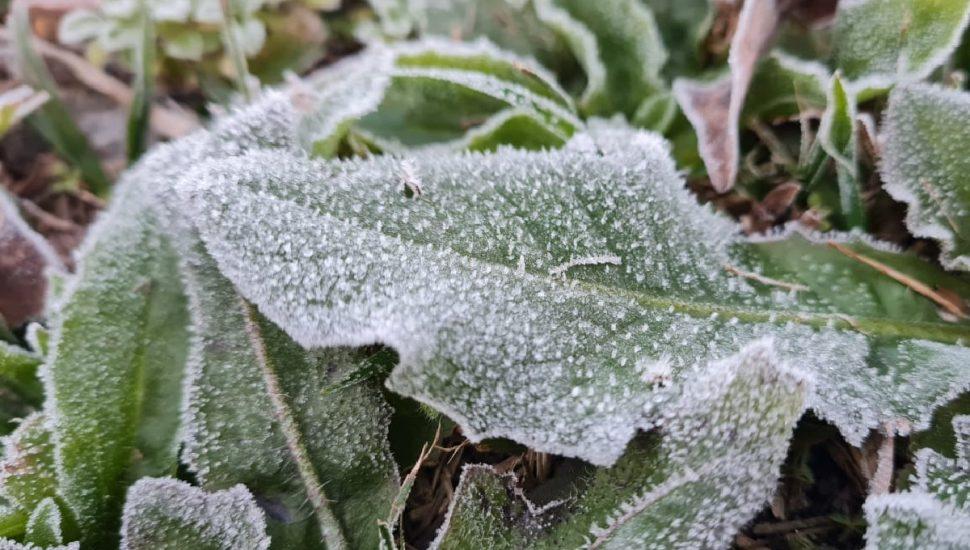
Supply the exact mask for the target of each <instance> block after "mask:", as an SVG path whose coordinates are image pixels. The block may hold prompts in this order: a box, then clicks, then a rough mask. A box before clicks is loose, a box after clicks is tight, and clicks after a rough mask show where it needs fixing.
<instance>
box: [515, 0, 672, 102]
mask: <svg viewBox="0 0 970 550" xmlns="http://www.w3.org/2000/svg"><path fill="white" fill-rule="evenodd" d="M533 4H534V6H535V13H536V15H538V17H539V19H540V20H541V21H542V22H543V23H545V24H546V25H547V26H548V27H550V28H552V29H554V30H555V31H556V32H558V33H559V34H560V35H561V36H562V38H563V40H564V41H565V42H566V43H567V44H568V45H569V47H570V49H572V51H573V55H575V56H576V59H577V60H578V61H579V63H580V65H582V67H583V70H584V71H585V73H586V79H587V83H586V90H585V91H584V92H583V97H582V99H581V101H580V103H581V105H582V109H583V111H584V112H585V113H586V114H590V115H611V114H614V113H623V114H625V115H626V116H627V117H632V116H633V115H634V114H635V113H636V111H637V109H638V107H640V104H641V102H642V101H643V100H644V99H646V98H647V97H648V96H649V95H651V94H652V93H653V92H656V91H658V90H662V89H663V88H664V87H665V83H664V81H663V78H662V77H661V76H660V71H661V69H662V68H663V66H664V64H665V63H666V61H667V49H666V48H665V47H664V44H663V40H662V39H661V37H660V30H659V29H658V28H657V22H656V21H655V20H654V17H653V12H652V11H651V10H650V8H649V7H648V5H647V4H646V3H644V2H640V1H638V0H599V1H596V2H588V1H584V0H536V1H535V2H534V3H533Z"/></svg>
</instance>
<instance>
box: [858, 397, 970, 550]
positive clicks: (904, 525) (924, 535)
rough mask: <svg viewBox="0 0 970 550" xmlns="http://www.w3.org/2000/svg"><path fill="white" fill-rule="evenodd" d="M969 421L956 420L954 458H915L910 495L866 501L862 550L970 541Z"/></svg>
mask: <svg viewBox="0 0 970 550" xmlns="http://www.w3.org/2000/svg"><path fill="white" fill-rule="evenodd" d="M968 425H970V416H955V417H954V418H953V428H954V432H955V433H956V439H957V445H956V447H957V457H956V458H947V457H945V456H943V455H941V454H939V453H937V452H936V451H934V450H932V449H929V448H924V449H920V450H919V451H918V452H917V453H916V473H915V474H914V479H913V480H912V484H911V485H912V486H911V488H910V490H909V491H906V492H904V493H896V494H885V495H876V496H870V497H869V499H868V500H866V504H865V512H866V520H867V521H868V522H869V529H868V530H867V531H866V543H867V548H874V549H875V548H879V549H882V548H900V549H902V548H954V549H955V548H964V547H965V545H966V541H968V540H970V460H968V457H967V454H966V450H967V446H968V445H970V433H968V432H970V430H968Z"/></svg>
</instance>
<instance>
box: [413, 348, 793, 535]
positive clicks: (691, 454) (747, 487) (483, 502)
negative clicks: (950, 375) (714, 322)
mask: <svg viewBox="0 0 970 550" xmlns="http://www.w3.org/2000/svg"><path fill="white" fill-rule="evenodd" d="M808 391H809V388H808V387H807V385H806V382H805V380H804V379H803V377H802V376H801V375H800V374H798V373H795V372H792V371H790V370H788V369H787V368H786V367H784V366H783V365H782V364H781V363H780V361H779V359H778V357H777V356H776V355H774V351H773V350H772V347H771V344H770V343H768V342H761V343H756V344H753V345H752V346H750V347H749V348H747V349H746V350H744V351H743V352H742V353H741V354H739V355H738V356H736V357H733V358H730V359H728V360H725V361H722V362H718V363H716V364H714V365H712V367H711V368H710V369H709V370H707V371H706V372H704V373H699V376H698V377H697V378H696V379H694V380H692V381H690V382H689V383H688V384H687V385H686V387H685V389H684V391H683V394H682V395H679V396H678V397H677V398H676V399H675V400H674V401H672V402H671V403H670V404H669V407H668V409H667V411H666V413H665V420H664V421H663V424H662V435H661V438H660V441H659V442H658V441H657V440H656V438H641V440H639V441H637V442H634V443H633V444H631V446H630V449H629V450H627V452H626V454H625V455H624V456H623V457H622V458H621V459H620V460H619V462H618V463H617V464H616V465H614V466H613V467H612V468H609V469H600V470H595V471H591V472H589V473H588V474H587V475H588V478H587V479H586V481H585V483H581V484H579V487H577V488H576V489H574V493H573V495H572V496H571V497H570V498H567V499H565V500H564V501H562V502H558V503H556V502H553V503H549V504H547V505H546V506H544V507H542V508H539V507H536V506H535V505H532V504H531V503H529V502H528V501H527V500H526V499H525V497H524V496H523V494H522V492H521V490H518V489H515V488H514V486H513V485H510V482H511V481H513V480H512V479H510V477H511V476H496V475H494V474H493V473H492V472H491V469H490V468H487V467H482V466H478V467H470V468H466V469H465V472H464V474H463V478H462V481H461V484H460V485H459V487H458V489H457V492H456V493H457V495H456V497H455V499H454V500H453V501H452V505H451V509H450V510H449V514H448V517H447V519H446V522H445V525H444V526H443V527H442V529H441V531H439V534H438V539H437V540H436V543H435V544H433V545H432V546H433V547H436V548H471V547H474V546H475V544H476V542H481V543H483V545H484V546H487V547H491V548H521V547H524V546H529V547H536V548H577V547H580V546H582V545H584V543H586V544H585V545H587V546H589V547H592V548H717V547H723V546H725V545H726V544H727V543H728V542H729V541H730V539H731V537H732V536H733V534H734V532H735V531H736V530H737V529H738V528H739V527H740V526H741V525H743V524H744V523H745V522H746V521H748V520H749V519H750V518H751V517H752V516H753V515H754V514H755V513H757V511H758V510H760V509H761V508H762V507H763V505H764V503H765V502H766V501H767V499H768V498H770V496H771V494H772V493H773V491H774V489H775V479H776V478H777V476H778V469H779V467H780V466H781V463H782V461H783V460H784V457H785V454H786V451H787V448H788V439H789V437H790V436H791V430H792V428H793V426H794V424H795V422H796V421H797V420H798V418H799V417H800V416H801V413H802V410H803V407H804V404H805V397H806V394H807V392H808Z"/></svg>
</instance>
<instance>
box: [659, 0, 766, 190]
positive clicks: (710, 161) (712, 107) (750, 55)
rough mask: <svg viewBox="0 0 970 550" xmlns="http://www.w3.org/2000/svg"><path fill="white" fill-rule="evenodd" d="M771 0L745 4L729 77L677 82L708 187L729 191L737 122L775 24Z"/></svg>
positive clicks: (735, 156)
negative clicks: (702, 160)
mask: <svg viewBox="0 0 970 550" xmlns="http://www.w3.org/2000/svg"><path fill="white" fill-rule="evenodd" d="M778 18H779V8H778V6H777V5H776V0H752V1H748V2H745V3H744V6H743V7H742V8H741V14H740V15H739V16H738V28H737V30H736V31H735V33H734V38H733V39H732V40H731V52H730V54H728V66H729V68H730V73H729V74H728V75H725V76H724V77H722V78H720V79H718V80H714V81H711V82H698V81H693V80H687V79H678V80H677V81H675V82H674V96H675V97H676V98H677V102H678V103H679V104H680V108H681V109H683V111H684V114H685V115H686V116H687V118H688V120H690V123H691V125H693V126H694V129H695V131H696V132H697V138H698V148H699V150H700V153H701V157H702V158H703V159H704V165H705V166H707V173H708V176H709V177H710V179H711V185H712V186H714V189H716V190H717V191H719V192H722V193H723V192H725V191H727V190H729V189H731V188H732V187H734V178H735V177H736V176H737V172H738V159H739V156H740V151H739V147H740V144H739V142H738V140H739V137H738V124H740V117H741V110H742V108H743V107H744V99H745V96H746V95H747V93H748V85H749V84H750V83H751V78H752V76H753V75H754V71H755V67H756V66H757V63H758V59H760V57H761V54H762V53H764V49H765V48H766V46H767V44H768V41H769V40H770V39H771V37H772V35H773V34H774V32H775V27H776V26H777V25H778Z"/></svg>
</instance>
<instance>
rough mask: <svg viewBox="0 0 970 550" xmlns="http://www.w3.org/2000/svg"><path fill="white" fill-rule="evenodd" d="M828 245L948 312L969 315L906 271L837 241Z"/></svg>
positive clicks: (959, 315) (961, 317) (959, 316)
mask: <svg viewBox="0 0 970 550" xmlns="http://www.w3.org/2000/svg"><path fill="white" fill-rule="evenodd" d="M828 245H829V246H831V247H832V248H834V249H836V250H838V251H839V252H841V253H842V254H844V255H846V256H848V257H849V258H852V259H853V260H856V261H859V262H862V263H864V264H866V265H867V266H869V267H871V268H873V269H875V270H876V271H878V272H880V273H882V274H883V275H886V276H888V277H889V278H891V279H893V280H895V281H896V282H898V283H900V284H902V285H905V286H907V287H909V288H910V289H911V290H913V291H914V292H916V293H918V294H922V295H923V296H925V297H927V298H929V299H930V300H932V301H934V302H936V304H937V305H939V306H940V307H942V308H943V309H945V310H946V311H947V312H948V313H950V314H952V315H954V316H956V317H958V318H960V319H965V318H966V317H967V314H966V313H964V312H963V310H961V309H960V307H959V306H957V305H956V304H954V303H953V302H951V301H949V300H947V299H946V298H945V297H944V296H943V295H941V294H940V293H939V292H937V291H935V290H933V289H932V288H930V287H929V286H928V285H926V284H925V283H923V282H920V281H917V280H916V279H914V278H912V277H910V276H909V275H906V274H905V273H902V272H899V271H896V270H895V269H893V268H891V267H889V266H888V265H886V264H884V263H882V262H880V261H878V260H874V259H872V258H869V257H867V256H863V255H862V254H859V253H858V252H856V251H854V250H852V249H850V248H849V247H847V246H845V245H842V244H839V243H837V242H835V241H828Z"/></svg>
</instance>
